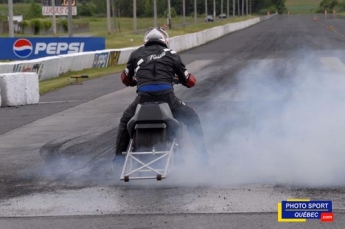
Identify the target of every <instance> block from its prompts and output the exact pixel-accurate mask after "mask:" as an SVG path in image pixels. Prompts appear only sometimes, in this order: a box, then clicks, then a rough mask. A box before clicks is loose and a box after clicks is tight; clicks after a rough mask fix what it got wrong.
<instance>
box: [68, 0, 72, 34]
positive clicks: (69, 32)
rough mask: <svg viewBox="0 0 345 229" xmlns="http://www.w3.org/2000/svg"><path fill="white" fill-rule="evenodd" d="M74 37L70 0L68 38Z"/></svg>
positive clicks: (69, 1) (70, 2) (70, 1)
mask: <svg viewBox="0 0 345 229" xmlns="http://www.w3.org/2000/svg"><path fill="white" fill-rule="evenodd" d="M72 36H73V23H72V0H68V37H72Z"/></svg>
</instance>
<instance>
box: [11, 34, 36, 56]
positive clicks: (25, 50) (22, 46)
mask: <svg viewBox="0 0 345 229" xmlns="http://www.w3.org/2000/svg"><path fill="white" fill-rule="evenodd" d="M32 50H33V47H32V44H31V42H30V41H29V40H27V39H24V38H20V39H18V40H16V41H15V42H14V44H13V52H14V54H16V56H18V57H20V58H26V57H28V56H30V55H31V53H32Z"/></svg>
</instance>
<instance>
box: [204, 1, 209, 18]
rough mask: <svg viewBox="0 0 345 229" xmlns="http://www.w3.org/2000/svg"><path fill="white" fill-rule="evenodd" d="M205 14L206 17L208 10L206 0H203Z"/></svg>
mask: <svg viewBox="0 0 345 229" xmlns="http://www.w3.org/2000/svg"><path fill="white" fill-rule="evenodd" d="M205 15H206V17H207V15H208V10H207V0H205Z"/></svg>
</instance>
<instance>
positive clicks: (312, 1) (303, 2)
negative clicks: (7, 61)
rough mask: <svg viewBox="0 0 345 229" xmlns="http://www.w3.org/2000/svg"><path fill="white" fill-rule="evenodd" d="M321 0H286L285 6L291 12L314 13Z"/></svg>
mask: <svg viewBox="0 0 345 229" xmlns="http://www.w3.org/2000/svg"><path fill="white" fill-rule="evenodd" d="M320 2H321V0H286V2H285V6H286V8H287V9H288V10H289V11H290V13H291V14H310V13H314V12H315V10H316V9H317V8H318V6H319V5H320Z"/></svg>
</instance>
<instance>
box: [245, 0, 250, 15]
mask: <svg viewBox="0 0 345 229" xmlns="http://www.w3.org/2000/svg"><path fill="white" fill-rule="evenodd" d="M246 9H247V16H248V12H249V7H248V0H246Z"/></svg>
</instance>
